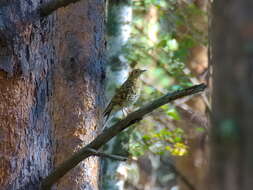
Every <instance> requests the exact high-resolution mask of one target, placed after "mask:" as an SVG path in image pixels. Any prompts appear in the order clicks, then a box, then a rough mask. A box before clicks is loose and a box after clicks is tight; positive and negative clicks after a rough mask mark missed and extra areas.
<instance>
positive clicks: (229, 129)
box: [209, 0, 253, 190]
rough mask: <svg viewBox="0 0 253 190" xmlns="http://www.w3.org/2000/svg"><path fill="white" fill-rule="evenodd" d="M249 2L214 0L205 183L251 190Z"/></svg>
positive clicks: (251, 6) (251, 28)
mask: <svg viewBox="0 0 253 190" xmlns="http://www.w3.org/2000/svg"><path fill="white" fill-rule="evenodd" d="M252 9H253V2H252V1H251V0H245V1H229V2H225V1H214V3H213V24H212V28H211V29H212V31H211V32H212V37H213V38H212V43H213V44H212V53H213V54H212V64H213V73H214V85H213V86H214V89H213V115H212V116H213V118H212V119H213V127H212V139H211V142H212V150H211V167H210V169H211V174H210V176H209V178H210V186H211V189H212V190H213V189H215V190H251V189H252V187H253V181H252V174H253V167H252V163H253V162H252V155H253V154H252V144H253V138H252V135H253V128H252V113H253V99H252V97H253V88H252V86H253V78H252V77H253V67H252V66H253V65H252V57H253V54H252V40H253V35H252V32H253V25H252V22H253V12H252Z"/></svg>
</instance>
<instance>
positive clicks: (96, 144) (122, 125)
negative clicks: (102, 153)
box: [42, 84, 206, 190]
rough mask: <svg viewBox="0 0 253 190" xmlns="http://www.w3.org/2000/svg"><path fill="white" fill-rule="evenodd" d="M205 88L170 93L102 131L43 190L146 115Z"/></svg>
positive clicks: (57, 171) (197, 86)
mask: <svg viewBox="0 0 253 190" xmlns="http://www.w3.org/2000/svg"><path fill="white" fill-rule="evenodd" d="M205 88H206V85H205V84H200V85H195V86H192V87H189V88H185V89H183V90H179V91H176V92H173V93H168V94H166V95H164V96H162V97H160V98H158V99H156V100H154V101H152V102H151V103H149V104H147V105H144V106H143V107H141V108H140V109H138V110H136V111H134V112H132V113H130V114H129V115H128V116H127V117H126V118H124V119H122V120H120V121H118V122H117V123H116V124H114V125H113V126H111V127H110V128H107V129H105V130H104V131H102V133H101V134H99V135H98V136H97V137H96V138H95V139H94V140H93V141H92V142H91V143H90V144H88V145H87V146H85V147H84V148H82V149H80V150H79V151H78V152H76V153H75V154H74V155H72V156H71V157H70V158H69V159H68V160H66V161H65V162H63V163H62V164H60V165H59V166H58V168H56V169H55V170H54V171H53V172H52V173H51V174H50V175H49V176H47V177H46V178H45V179H44V180H43V181H42V189H43V190H50V188H51V186H52V185H53V184H54V183H55V182H56V181H58V180H59V179H60V178H61V177H63V176H64V175H65V174H66V173H67V172H68V171H69V170H71V169H72V168H74V167H75V166H76V165H77V164H79V163H80V162H81V161H82V160H84V159H86V158H87V157H89V156H92V155H93V153H91V151H90V149H94V150H98V149H99V148H100V147H101V146H103V145H104V144H106V143H107V142H108V141H109V140H111V139H112V138H113V137H114V136H116V135H118V134H119V133H120V132H121V131H123V130H124V129H126V128H128V127H129V126H130V125H132V124H134V123H136V122H138V121H140V120H142V118H143V117H144V116H145V115H146V114H148V113H150V112H152V111H153V110H155V109H157V108H159V107H160V106H162V105H164V104H167V103H169V102H171V101H173V100H176V99H178V98H182V97H184V96H189V95H192V94H196V93H198V92H201V91H203V90H205Z"/></svg>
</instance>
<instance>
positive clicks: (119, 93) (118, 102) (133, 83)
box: [104, 69, 146, 121]
mask: <svg viewBox="0 0 253 190" xmlns="http://www.w3.org/2000/svg"><path fill="white" fill-rule="evenodd" d="M145 71H146V70H141V69H134V70H132V72H130V74H129V77H128V78H127V80H126V81H125V82H124V83H123V84H122V85H121V87H120V88H118V89H117V90H116V92H115V95H114V96H113V98H112V99H111V101H110V103H109V104H108V106H107V107H106V109H105V110H104V117H105V118H106V121H107V120H108V118H109V116H110V114H111V112H112V111H114V112H116V111H119V110H123V108H126V107H128V106H130V105H132V104H134V103H135V102H136V101H137V99H138V98H139V96H140V91H141V81H140V79H139V77H140V75H141V74H142V73H143V72H145Z"/></svg>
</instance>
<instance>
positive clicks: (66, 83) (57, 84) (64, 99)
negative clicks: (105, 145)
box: [53, 0, 105, 190]
mask: <svg viewBox="0 0 253 190" xmlns="http://www.w3.org/2000/svg"><path fill="white" fill-rule="evenodd" d="M55 25H56V29H55V39H56V40H55V53H56V58H57V60H56V64H55V68H54V69H55V70H54V76H53V81H54V90H53V92H54V96H53V121H54V137H55V146H56V147H55V157H54V162H55V165H56V166H58V165H59V164H60V163H62V162H63V161H64V160H66V159H67V158H68V157H70V156H71V155H72V154H73V153H74V152H75V151H77V150H78V149H79V148H80V147H82V146H84V145H85V144H87V143H88V142H90V141H91V140H92V139H93V138H94V137H95V136H96V135H97V130H98V129H99V127H100V125H99V119H100V111H101V110H103V109H102V105H103V104H102V103H103V90H102V89H103V86H102V83H101V81H103V79H104V77H105V76H104V68H103V66H104V57H103V52H104V48H105V45H104V44H105V42H104V39H103V33H104V3H103V1H101V0H85V1H80V2H78V3H76V4H71V5H69V6H68V7H66V8H62V9H60V10H59V11H57V13H56V22H55ZM98 169H99V168H98V159H97V158H95V157H91V158H89V159H87V160H86V161H85V162H82V163H81V164H80V165H79V166H78V167H76V168H75V169H73V171H71V172H70V173H68V174H67V175H66V176H64V177H63V179H62V180H60V182H59V183H58V184H57V185H56V186H57V189H61V190H63V189H66V190H67V189H75V190H78V189H80V190H81V189H98V184H97V182H98V181H97V180H98V171H99V170H98ZM73 179H75V180H73Z"/></svg>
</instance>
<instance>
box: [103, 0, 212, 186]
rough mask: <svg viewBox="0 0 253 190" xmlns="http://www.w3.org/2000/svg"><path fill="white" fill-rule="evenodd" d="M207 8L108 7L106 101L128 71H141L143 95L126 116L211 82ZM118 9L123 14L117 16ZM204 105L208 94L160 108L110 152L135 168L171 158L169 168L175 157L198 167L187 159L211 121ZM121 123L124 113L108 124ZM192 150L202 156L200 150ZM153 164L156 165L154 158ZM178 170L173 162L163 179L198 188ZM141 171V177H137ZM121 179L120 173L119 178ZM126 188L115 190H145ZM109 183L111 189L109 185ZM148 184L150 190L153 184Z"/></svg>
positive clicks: (115, 0) (127, 1) (186, 4)
mask: <svg viewBox="0 0 253 190" xmlns="http://www.w3.org/2000/svg"><path fill="white" fill-rule="evenodd" d="M203 2H205V4H204V3H203ZM110 3H111V4H110ZM208 6H209V1H208V0H200V1H197V0H196V1H194V0H111V1H109V6H108V17H107V20H108V23H107V30H108V32H107V34H108V57H109V58H108V61H109V67H108V69H107V78H108V85H107V96H108V100H109V99H110V97H112V95H113V94H114V91H115V89H116V88H118V87H119V86H120V85H121V84H122V83H123V82H124V80H125V79H126V78H127V73H128V72H129V71H131V70H132V69H133V68H141V69H146V70H147V72H145V73H144V74H143V76H142V78H141V80H142V82H143V87H142V92H141V97H140V98H139V100H138V101H137V103H136V104H135V105H134V106H133V107H132V108H131V110H135V109H137V108H138V107H140V106H142V105H144V104H145V103H148V102H150V101H151V100H153V99H155V98H157V97H160V96H161V95H163V94H165V93H167V92H170V91H174V90H179V89H181V88H184V87H188V86H191V85H193V84H197V83H200V82H208V81H207V80H208V79H207V78H208V77H209V75H208V74H209V70H208V66H207V62H208V61H207V46H208V33H207V29H208V13H207V10H208ZM119 9H122V10H123V11H121V13H120V14H121V15H119ZM209 105H210V103H209V100H208V96H207V95H202V96H198V97H197V98H195V99H194V98H192V97H186V98H185V99H183V100H179V101H176V102H174V103H172V104H167V105H164V106H162V107H161V108H159V109H157V110H156V111H154V112H152V113H151V114H149V115H148V116H147V117H145V118H144V120H142V121H141V122H140V123H138V124H136V125H135V126H134V127H131V128H130V129H129V130H127V131H125V133H123V134H121V136H120V137H119V139H120V140H119V139H118V140H116V143H115V144H114V145H113V146H114V147H113V148H111V150H114V151H111V152H113V153H118V154H121V155H122V154H123V155H128V156H130V157H131V158H133V160H136V163H139V164H140V161H139V160H145V158H146V157H150V158H151V157H152V158H158V160H159V162H162V160H163V162H164V158H166V159H165V160H170V163H168V162H166V163H167V166H168V165H170V164H172V163H174V162H179V163H180V162H181V161H180V159H179V157H187V155H188V158H189V159H191V161H189V159H188V158H187V159H188V160H187V162H194V163H190V164H192V165H195V164H196V163H195V161H196V160H193V159H195V157H194V156H192V155H193V154H195V152H196V150H195V149H194V148H196V147H195V146H196V145H195V144H196V141H197V143H199V141H201V143H203V142H202V140H203V139H205V137H206V133H207V130H206V129H207V126H208V124H207V123H208V121H207V118H206V117H205V115H204V114H205V112H206V109H207V110H208V109H210V106H209ZM121 117H123V116H122V114H121V113H118V114H115V115H114V117H113V118H112V119H111V121H110V122H111V123H113V122H116V121H117V120H118V119H119V118H121ZM122 139H123V140H122ZM196 139H197V140H196ZM119 144H121V147H120V148H119ZM201 146H202V145H201ZM203 146H204V145H203ZM197 149H198V151H199V149H200V148H199V146H198V147H197ZM115 150H118V151H115ZM201 156H202V155H200V154H198V157H199V158H198V160H197V162H201V160H202V159H204V158H202V157H203V156H202V157H201ZM174 158H175V159H174ZM199 160H200V161H199ZM151 162H152V163H153V161H152V159H151ZM130 165H131V164H130ZM151 165H152V166H153V165H154V164H151ZM181 165H182V162H181ZM146 167H147V166H146ZM176 167H177V164H175V165H171V167H169V168H167V171H170V172H169V173H166V172H167V171H166V172H165V173H166V176H167V177H168V176H170V177H168V179H170V180H171V179H175V177H173V176H172V177H171V174H173V175H174V174H175V175H177V176H179V177H180V176H181V181H182V183H184V185H182V186H180V184H179V187H180V189H191V190H192V189H196V188H195V187H193V186H192V185H191V182H192V183H194V180H195V179H187V175H188V174H185V175H186V177H185V176H184V175H181V174H180V171H178V170H177V168H176ZM130 168H131V167H130ZM157 169H158V168H157ZM183 170H184V169H183ZM203 170H204V168H203ZM128 171H129V172H130V176H131V175H134V176H136V175H137V174H136V173H138V172H137V171H136V170H135V169H133V168H132V169H129V167H128ZM152 171H154V169H152ZM131 172H132V173H131ZM187 172H188V171H186V173H187ZM192 172H193V171H192ZM140 173H141V171H139V175H141V174H140ZM163 175H164V174H163ZM194 175H195V174H194ZM121 176H124V175H123V174H122V173H121ZM164 176H165V175H164ZM196 176H199V174H197V175H196ZM201 177H202V174H201ZM137 178H138V179H139V178H140V177H136V179H137ZM107 179H108V178H107ZM136 179H135V180H136ZM166 179H167V178H166ZM159 180H162V178H160V179H159ZM126 181H127V179H126ZM130 181H131V180H130ZM137 181H138V180H137ZM165 181H166V180H165ZM167 181H168V180H167ZM189 181H191V182H189ZM174 182H175V180H174ZM115 183H116V182H115ZM129 183H130V182H129V181H128V183H125V185H123V186H121V188H114V189H138V188H137V187H139V189H149V188H144V186H145V185H144V184H142V186H141V185H139V184H137V183H138V182H133V181H132V182H131V183H130V184H129ZM163 183H164V185H160V186H161V187H162V186H166V188H164V189H171V188H173V187H175V188H176V187H178V186H175V184H173V183H172V185H170V186H168V183H165V182H162V181H159V184H163ZM202 183H203V182H202ZM126 184H128V186H127V185H126ZM106 185H107V186H108V188H109V187H110V188H109V189H113V188H112V187H111V186H110V185H108V182H106ZM133 186H134V187H133ZM149 186H150V189H152V188H151V185H149ZM196 186H198V185H196ZM153 188H154V187H153ZM156 188H157V189H159V188H158V187H156ZM104 189H106V188H104Z"/></svg>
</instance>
